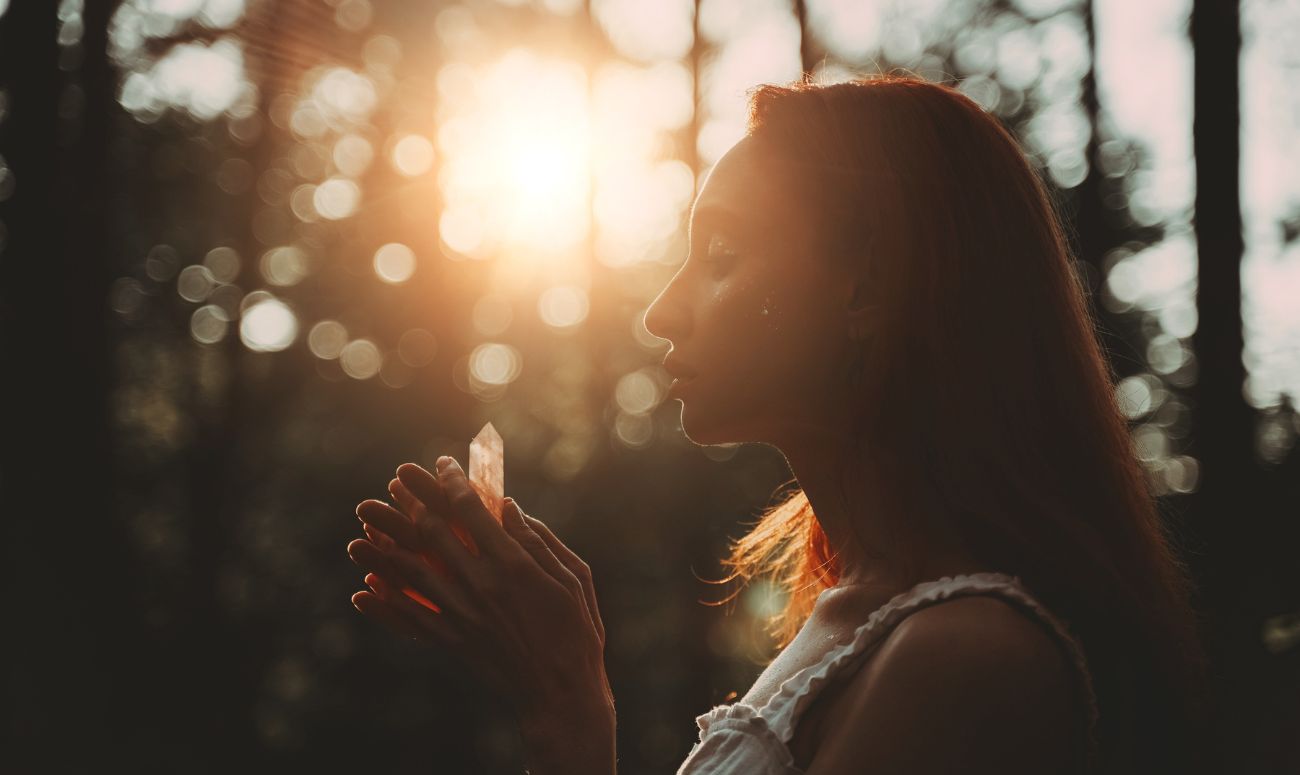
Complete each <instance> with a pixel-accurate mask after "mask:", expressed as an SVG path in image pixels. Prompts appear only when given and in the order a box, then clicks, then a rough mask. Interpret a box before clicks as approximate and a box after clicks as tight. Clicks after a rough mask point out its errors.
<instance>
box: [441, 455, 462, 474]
mask: <svg viewBox="0 0 1300 775" xmlns="http://www.w3.org/2000/svg"><path fill="white" fill-rule="evenodd" d="M459 470H460V463H457V462H456V458H454V457H451V456H449V455H443V456H442V457H440V458H438V473H440V474H445V473H449V472H451V471H459Z"/></svg>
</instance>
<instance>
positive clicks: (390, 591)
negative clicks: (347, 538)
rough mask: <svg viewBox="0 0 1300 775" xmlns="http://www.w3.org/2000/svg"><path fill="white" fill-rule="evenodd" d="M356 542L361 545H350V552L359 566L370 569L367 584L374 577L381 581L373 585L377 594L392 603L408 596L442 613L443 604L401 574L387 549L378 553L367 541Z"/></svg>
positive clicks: (431, 609)
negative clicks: (416, 587) (366, 544)
mask: <svg viewBox="0 0 1300 775" xmlns="http://www.w3.org/2000/svg"><path fill="white" fill-rule="evenodd" d="M354 543H358V544H359V545H358V546H356V547H353V546H351V545H349V546H348V553H349V554H350V555H352V561H353V562H355V563H356V564H357V565H358V567H360V568H361V569H363V570H366V571H369V575H367V576H366V583H367V584H369V583H370V582H371V580H372V579H377V580H378V581H379V583H380V586H378V587H374V586H372V589H374V590H375V594H377V595H379V596H380V597H381V598H383V599H384V600H387V601H388V602H390V603H395V602H396V599H397V598H398V597H408V598H410V599H412V600H414V601H415V602H417V603H419V604H420V605H421V606H423V607H425V608H427V609H429V610H430V611H433V612H434V613H442V607H441V606H439V605H438V604H437V603H435V602H433V601H432V600H430V599H429V598H427V597H425V596H424V595H423V594H421V593H420V592H419V591H418V590H416V589H415V588H414V587H413V586H412V585H411V583H410V581H409V580H407V579H405V578H404V577H403V576H402V575H401V571H400V570H399V569H398V568H397V567H396V565H395V564H394V563H393V562H392V561H391V560H390V559H389V557H388V553H387V551H386V550H380V551H378V552H377V553H376V549H377V547H374V546H365V545H364V543H365V542H354Z"/></svg>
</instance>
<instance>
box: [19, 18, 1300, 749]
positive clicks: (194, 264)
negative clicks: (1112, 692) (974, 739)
mask: <svg viewBox="0 0 1300 775" xmlns="http://www.w3.org/2000/svg"><path fill="white" fill-rule="evenodd" d="M1298 44H1300V4H1297V3H1295V2H1283V1H1281V0H1243V2H1241V3H1235V2H1228V1H1226V0H1203V1H1202V0H1150V1H1147V0H1144V2H1140V3H1135V2H1126V0H1091V2H1089V0H926V1H925V2H908V1H907V0H864V1H862V2H852V1H850V0H800V1H796V2H793V3H791V2H785V1H783V0H698V1H697V2H693V0H663V1H662V2H653V3H651V2H642V1H641V0H533V1H532V2H529V1H528V0H513V1H512V2H491V1H490V0H467V1H466V2H435V1H434V0H423V1H422V2H396V0H388V1H385V0H275V1H272V0H116V1H112V2H110V1H109V0H102V1H99V0H91V1H90V2H83V0H0V321H2V322H0V336H2V337H3V341H2V346H3V349H0V368H3V379H2V380H0V386H2V388H0V389H2V390H3V403H2V404H0V405H2V406H3V429H2V432H0V450H2V457H0V461H2V465H3V467H2V469H0V477H2V479H0V487H3V491H2V493H0V498H2V499H0V510H3V513H4V515H5V517H6V525H5V531H4V546H5V562H4V565H5V572H6V573H7V574H8V577H7V580H6V584H5V589H6V594H7V600H6V606H5V608H6V614H5V620H6V625H5V631H6V636H5V642H6V645H7V649H6V651H7V654H8V656H7V657H6V659H5V688H4V706H5V707H4V710H5V721H4V731H5V737H6V739H5V741H4V744H3V746H2V747H0V769H3V770H4V771H6V772H36V771H49V772H55V771H58V772H63V771H74V770H76V769H77V766H78V765H89V764H93V763H98V764H99V765H101V766H106V765H110V764H121V765H127V766H131V767H132V768H133V770H135V771H157V770H166V771H183V772H195V773H200V772H221V771H226V770H229V769H231V768H238V769H240V770H241V771H264V770H269V769H271V768H273V767H274V768H293V769H295V770H306V769H308V768H310V769H313V770H319V771H342V770H356V769H361V770H364V771H367V772H403V773H406V772H436V773H459V772H466V773H469V772H474V773H495V772H517V771H519V762H518V760H517V758H516V757H517V755H518V751H517V747H516V746H517V740H516V738H515V734H516V733H515V731H514V730H513V729H512V727H511V726H510V724H509V723H508V721H509V719H508V717H507V716H505V715H504V714H503V712H502V709H501V708H500V707H498V706H497V705H496V704H494V702H493V701H492V700H491V698H485V697H483V696H481V695H480V693H479V692H478V690H477V687H476V686H474V685H473V684H472V683H471V682H469V681H467V680H466V679H465V678H464V677H463V674H462V672H461V671H460V670H459V669H458V668H457V666H456V665H454V664H450V663H448V662H447V661H446V660H445V659H444V658H443V657H442V655H440V654H439V653H438V652H437V651H436V650H432V649H426V648H418V647H416V646H415V645H414V644H411V643H404V642H401V641H399V640H397V639H396V638H395V637H394V636H392V635H391V634H389V633H388V632H387V631H385V630H383V629H382V628H380V627H379V626H378V625H377V624H376V623H374V622H371V621H368V620H366V619H365V618H364V617H362V616H361V615H359V614H358V613H357V612H356V610H354V609H353V607H352V605H351V603H350V602H349V597H350V595H351V594H352V593H353V592H354V591H356V590H358V589H360V588H362V586H363V585H362V582H361V573H360V572H359V571H358V570H357V568H356V567H355V566H354V565H353V564H352V563H351V561H350V560H349V559H348V557H347V556H346V553H345V551H344V547H345V545H346V543H347V542H348V541H349V540H350V539H352V538H354V537H358V536H359V535H360V532H359V523H358V522H357V520H356V518H355V516H354V515H353V508H354V506H355V504H356V503H357V502H358V501H360V500H362V499H364V498H367V497H383V496H384V489H385V486H386V483H387V481H388V479H389V478H390V477H391V475H392V472H393V470H394V468H395V467H396V466H397V465H398V464H399V463H401V462H403V461H407V460H413V461H417V462H421V463H423V464H425V465H429V464H431V463H432V461H433V460H434V459H435V458H436V457H437V456H438V455H441V454H451V455H455V456H456V457H457V458H459V459H461V460H462V461H464V459H465V455H466V453H467V447H468V443H469V440H470V439H471V438H472V437H473V435H474V434H475V433H477V431H478V430H479V428H480V427H481V426H482V425H483V424H484V423H485V422H487V421H491V422H492V423H493V424H494V425H495V426H496V427H497V429H498V430H499V431H500V432H501V434H502V435H503V437H504V438H505V444H506V489H507V492H508V493H511V494H513V495H514V496H515V497H516V498H518V499H519V501H520V502H521V504H523V506H524V508H526V509H528V510H529V511H530V512H532V513H534V514H536V515H537V516H539V517H540V518H541V519H543V520H544V521H546V522H547V523H548V524H549V525H551V526H552V527H553V528H554V529H555V531H556V532H557V534H559V535H560V536H561V538H562V539H564V540H565V541H566V542H567V543H569V545H570V546H572V547H573V548H574V549H575V550H576V551H577V552H578V553H579V554H580V555H582V556H583V557H584V558H586V559H587V560H588V561H589V562H590V564H591V565H592V566H593V569H594V574H595V578H596V583H597V588H598V593H599V596H600V603H601V607H602V611H603V612H604V617H605V621H606V624H607V626H608V630H609V643H608V653H607V661H608V667H609V673H610V677H611V681H612V683H613V688H614V691H615V695H616V697H617V700H618V717H619V746H618V747H619V753H620V761H621V764H620V773H622V775H640V774H642V773H644V774H646V775H649V774H650V773H665V772H670V771H672V770H673V769H675V767H676V765H677V764H678V763H680V761H681V759H683V758H684V757H685V755H686V753H687V751H688V750H689V748H690V746H691V745H692V743H693V742H694V741H695V738H696V729H695V726H694V723H693V717H694V716H695V715H696V714H699V713H702V712H704V711H705V710H707V709H708V708H709V707H711V706H712V705H713V704H715V703H719V702H723V701H728V700H729V699H731V698H733V697H734V696H735V693H736V692H741V693H743V692H744V691H745V689H746V688H748V686H749V684H750V683H751V682H752V681H753V679H754V677H755V676H756V675H757V673H758V672H759V670H760V669H761V667H762V665H763V664H764V663H765V661H766V660H767V659H768V658H769V657H770V656H771V643H770V642H769V640H768V639H767V637H766V636H765V634H764V632H763V629H762V626H761V623H762V622H761V618H762V617H763V616H764V615H765V614H767V613H770V612H771V611H773V610H775V607H777V606H779V605H780V604H781V599H780V595H779V592H778V591H776V590H775V589H774V587H773V586H771V585H770V584H767V583H765V582H763V581H757V582H755V583H753V584H751V585H750V586H748V587H746V588H745V589H744V590H742V591H741V592H740V594H739V595H737V596H736V597H735V598H734V599H732V600H731V601H730V602H728V603H727V604H725V605H717V604H716V603H718V602H719V601H721V600H723V599H724V598H725V597H726V596H727V595H728V594H730V593H731V592H734V591H735V589H733V588H729V587H724V586H721V585H710V584H708V583H705V581H704V579H715V578H718V577H720V575H721V573H722V571H721V568H720V566H719V564H718V558H719V557H720V556H722V554H723V552H724V550H725V548H726V542H727V539H728V537H734V536H738V535H740V534H741V533H742V532H743V531H744V530H745V529H746V528H747V523H748V522H750V521H752V518H753V517H755V516H756V515H757V514H758V512H759V510H760V509H761V508H762V507H764V506H765V505H767V504H768V503H769V502H770V501H771V499H772V498H773V496H774V495H775V494H777V493H778V492H779V491H780V490H781V489H782V488H784V487H785V486H786V485H788V484H789V478H790V472H789V470H788V469H787V468H786V466H785V464H784V460H783V458H782V457H781V456H780V454H779V453H777V452H776V451H775V450H773V449H771V448H768V447H762V446H744V447H737V446H731V447H709V448H700V447H697V446H694V445H692V444H690V443H689V442H687V441H686V440H685V438H684V437H683V435H682V432H681V428H680V425H679V419H680V418H679V406H680V405H679V404H678V403H676V402H675V401H673V402H664V400H663V392H664V389H665V387H666V385H667V379H666V375H665V374H664V373H663V371H662V369H661V367H660V366H659V362H660V361H661V359H662V357H663V355H664V352H665V350H666V348H667V343H666V342H664V341H662V340H658V339H656V338H655V337H653V336H651V335H650V334H649V333H648V332H646V331H645V329H644V328H643V327H642V324H641V318H642V315H643V313H644V310H645V308H646V306H647V305H648V304H649V302H650V301H651V300H652V299H653V298H654V297H655V295H656V294H657V293H658V291H659V290H660V289H661V288H662V287H663V285H664V284H665V283H666V282H667V281H668V279H669V278H670V277H671V276H672V274H673V272H674V271H675V269H676V267H677V265H678V264H680V262H681V261H682V260H683V258H684V256H685V245H684V234H683V230H682V226H683V219H684V215H685V213H686V211H687V208H688V207H689V204H690V201H691V197H692V196H693V194H694V191H695V189H696V185H697V183H698V181H699V179H700V176H701V174H702V173H703V172H704V171H706V170H707V169H708V167H709V166H710V165H711V164H712V163H713V161H715V160H716V159H717V158H718V156H719V155H720V154H721V153H722V152H723V151H724V150H725V149H726V148H727V147H728V146H729V145H730V143H731V142H733V141H734V140H735V139H737V138H738V137H739V136H740V133H741V130H742V127H743V120H744V109H745V94H744V91H745V89H747V88H749V87H751V86H753V85H755V84H758V83H760V82H769V81H772V82H785V81H789V80H793V79H795V78H797V77H799V75H800V73H801V72H805V71H806V72H811V73H814V74H815V76H816V78H818V79H819V80H823V81H834V80H837V79H844V78H849V77H854V76H855V75H861V74H867V73H872V72H877V71H886V70H893V69H903V70H906V71H909V72H913V73H917V74H920V75H922V76H924V77H926V78H929V79H932V80H938V81H945V82H954V83H956V84H957V85H958V86H959V88H960V89H962V91H964V92H965V93H967V94H969V95H970V96H971V97H972V98H974V99H975V100H977V101H978V102H979V103H980V104H982V105H984V106H985V107H986V108H987V109H988V110H990V111H991V112H993V113H994V114H995V115H997V116H998V117H999V118H1000V119H1001V120H1003V121H1004V122H1005V123H1006V125H1007V126H1008V127H1010V128H1011V129H1012V130H1013V132H1014V133H1015V134H1016V136H1017V137H1018V138H1020V139H1021V141H1022V143H1023V144H1024V146H1025V148H1026V150H1027V151H1028V152H1029V154H1030V156H1031V158H1032V159H1033V161H1034V163H1035V164H1036V165H1037V166H1038V167H1039V168H1040V169H1041V170H1042V172H1043V175H1044V177H1045V178H1046V179H1047V180H1048V181H1049V182H1050V184H1051V186H1052V189H1053V193H1054V195H1055V196H1056V198H1057V201H1058V203H1059V206H1060V209H1061V211H1062V213H1063V214H1064V215H1065V216H1066V218H1067V220H1068V222H1069V225H1070V230H1071V234H1072V238H1073V239H1074V241H1075V249H1076V250H1077V254H1078V259H1079V262H1078V265H1079V269H1080V271H1081V272H1082V273H1083V275H1084V277H1085V278H1086V279H1087V283H1088V286H1089V288H1090V290H1091V294H1092V302H1093V304H1094V305H1095V307H1096V309H1097V310H1098V314H1099V315H1100V318H1101V321H1102V323H1103V326H1104V329H1105V332H1104V337H1105V345H1106V347H1107V350H1108V352H1109V355H1110V357H1111V359H1112V362H1113V364H1114V367H1115V369H1116V370H1117V372H1118V374H1119V375H1120V376H1121V377H1122V378H1123V379H1122V382H1121V383H1120V386H1119V391H1120V397H1121V400H1122V402H1123V406H1124V407H1125V410H1126V412H1127V414H1128V415H1129V417H1130V418H1131V420H1132V433H1133V440H1134V445H1135V449H1136V451H1137V454H1138V455H1140V457H1141V458H1142V460H1143V461H1144V462H1145V464H1146V467H1147V471H1148V472H1149V474H1150V482H1151V486H1152V488H1153V489H1154V490H1155V492H1156V493H1158V494H1159V496H1160V499H1161V502H1162V507H1163V509H1164V511H1165V513H1166V515H1167V517H1168V518H1169V519H1170V520H1172V521H1174V522H1175V523H1176V524H1177V526H1178V530H1179V532H1180V534H1181V535H1182V536H1183V537H1184V540H1185V542H1186V543H1188V545H1189V546H1191V547H1193V548H1194V550H1195V551H1194V554H1193V556H1192V558H1191V559H1192V562H1193V565H1194V568H1195V571H1196V573H1197V578H1198V582H1199V584H1200V586H1201V593H1200V599H1199V600H1198V601H1197V602H1198V604H1199V605H1200V606H1201V607H1202V608H1203V609H1204V610H1206V611H1207V612H1209V614H1210V616H1211V618H1212V622H1213V628H1212V630H1211V632H1210V633H1208V636H1209V645H1210V648H1211V651H1212V654H1213V657H1214V660H1215V671H1216V683H1215V691H1216V697H1217V714H1218V722H1219V723H1218V724H1217V735H1218V739H1217V740H1216V744H1217V749H1218V750H1219V752H1220V761H1218V762H1216V763H1215V767H1216V768H1217V769H1218V770H1221V771H1223V772H1231V773H1281V772H1289V773H1295V772H1298V771H1300V743H1298V742H1297V741H1298V740H1300V734H1297V732H1300V562H1298V561H1297V558H1298V557H1300V541H1298V540H1297V538H1298V536H1300V529H1298V528H1297V523H1298V522H1300V492H1298V489H1300V454H1297V453H1296V452H1295V450H1294V447H1295V440H1296V436H1297V433H1300V420H1298V419H1297V414H1296V411H1295V408H1296V404H1297V396H1300V241H1298V239H1297V238H1298V236H1300V175H1297V171H1298V169H1300V168H1298V167H1297V160H1298V159H1300V132H1298V131H1297V130H1300V54H1297V52H1298V51H1300V45H1298ZM87 771H89V770H87Z"/></svg>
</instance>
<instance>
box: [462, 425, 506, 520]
mask: <svg viewBox="0 0 1300 775" xmlns="http://www.w3.org/2000/svg"><path fill="white" fill-rule="evenodd" d="M504 454H505V442H503V441H502V440H501V434H499V433H497V429H496V428H493V427H492V423H488V424H487V425H484V426H483V429H482V430H480V431H479V432H478V435H477V436H475V437H474V440H473V441H471V442H470V443H469V481H470V484H472V485H474V489H476V490H478V494H479V497H480V498H482V499H483V504H484V505H485V506H487V508H488V511H490V512H492V516H494V517H496V518H497V521H498V522H500V521H501V509H502V507H503V505H504V498H505V494H506V490H505V485H506V473H505V465H504V459H503V458H504Z"/></svg>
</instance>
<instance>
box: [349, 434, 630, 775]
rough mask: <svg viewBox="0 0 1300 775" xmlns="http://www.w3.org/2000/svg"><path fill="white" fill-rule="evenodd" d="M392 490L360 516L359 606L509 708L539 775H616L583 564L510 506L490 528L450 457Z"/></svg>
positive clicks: (598, 629)
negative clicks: (465, 672) (439, 652)
mask: <svg viewBox="0 0 1300 775" xmlns="http://www.w3.org/2000/svg"><path fill="white" fill-rule="evenodd" d="M388 488H389V493H390V494H391V496H392V498H393V501H394V502H395V503H396V507H394V506H390V505H389V504H387V503H384V502H383V501H379V500H366V501H362V502H361V504H360V505H358V506H357V517H358V518H359V519H360V520H361V521H362V523H363V525H364V528H365V532H366V535H367V536H368V539H357V540H355V541H352V542H351V543H349V544H348V554H349V556H351V558H352V560H353V562H355V563H356V564H357V565H358V566H359V567H360V568H361V569H362V570H364V571H367V574H366V577H365V581H366V584H367V585H368V586H369V587H370V591H364V590H363V591H361V592H357V593H356V594H354V595H353V596H352V603H353V605H354V606H356V608H357V610H358V611H360V612H361V613H363V614H365V615H366V616H369V617H371V618H373V619H376V620H378V621H379V622H381V623H382V624H384V625H385V626H386V627H388V628H389V629H390V630H392V631H393V632H395V633H398V634H399V635H401V636H403V637H408V638H415V639H418V640H422V641H434V642H437V643H438V644H440V645H442V646H444V647H445V648H446V649H447V650H449V651H450V652H451V653H452V654H453V655H454V656H455V657H457V658H459V659H460V660H462V661H463V662H464V664H465V665H466V666H468V667H469V668H470V669H471V670H472V671H473V672H474V673H475V674H476V675H477V676H478V677H479V678H480V679H481V680H482V681H483V682H484V683H485V684H486V685H487V686H488V687H489V688H490V689H491V690H493V691H494V692H496V693H497V694H498V695H499V696H500V697H501V698H503V699H504V700H506V701H507V703H508V704H509V705H510V706H511V707H512V708H513V709H514V710H515V712H516V714H517V717H518V719H519V722H520V728H521V732H522V737H523V740H524V744H525V748H526V750H527V751H528V754H527V755H528V757H529V765H530V772H532V773H534V775H540V774H541V773H549V772H557V773H559V772H564V773H573V774H574V775H578V774H579V773H592V775H596V774H599V775H612V773H614V771H615V755H614V726H615V720H614V697H613V694H612V693H611V692H610V688H609V681H608V678H607V677H606V674H605V662H604V648H605V627H604V625H603V624H602V622H601V619H600V611H599V610H598V609H597V605H596V593H595V589H594V587H593V586H592V580H591V569H590V568H589V567H588V566H587V563H586V562H584V561H583V560H582V559H581V558H580V557H578V555H576V554H574V553H573V552H572V551H571V550H570V549H569V548H568V547H566V546H565V545H564V544H563V543H561V542H560V540H559V539H558V538H556V537H555V535H554V534H553V533H552V532H551V531H550V529H549V528H547V527H546V525H544V524H543V523H542V522H541V521H540V520H537V519H534V518H533V517H531V516H528V515H527V514H524V513H523V511H521V510H520V509H519V506H518V504H517V503H515V502H514V499H513V498H506V499H505V504H504V507H503V508H502V510H501V521H500V522H498V521H497V520H496V518H495V517H494V516H493V515H492V512H491V511H489V510H488V508H487V507H486V506H485V505H484V503H483V500H482V499H481V498H480V497H479V494H478V492H477V491H476V489H475V488H474V486H473V485H472V484H471V483H470V481H469V479H468V478H467V477H466V476H465V473H464V472H463V471H462V470H461V467H460V465H459V464H458V463H457V462H456V461H455V460H454V459H453V458H451V457H442V458H439V459H438V466H437V475H434V474H432V473H430V472H429V471H427V470H425V469H424V468H422V467H420V466H418V465H415V464H413V463H406V464H403V465H401V466H399V467H398V469H397V478H396V479H393V480H392V481H391V482H389V485H388ZM421 598H422V599H423V601H421V600H420V599H421Z"/></svg>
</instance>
